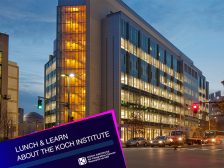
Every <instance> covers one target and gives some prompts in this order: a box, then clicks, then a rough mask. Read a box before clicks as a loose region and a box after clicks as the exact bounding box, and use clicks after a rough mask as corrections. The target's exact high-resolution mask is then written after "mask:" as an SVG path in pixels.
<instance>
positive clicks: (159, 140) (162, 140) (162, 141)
mask: <svg viewBox="0 0 224 168" xmlns="http://www.w3.org/2000/svg"><path fill="white" fill-rule="evenodd" d="M149 145H150V146H151V147H154V146H159V147H161V146H162V147H165V146H166V145H169V146H171V145H173V140H172V139H171V138H170V137H169V136H158V137H156V138H155V139H153V140H152V141H150V142H149Z"/></svg>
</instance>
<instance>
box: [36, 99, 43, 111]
mask: <svg viewBox="0 0 224 168" xmlns="http://www.w3.org/2000/svg"><path fill="white" fill-rule="evenodd" d="M37 108H38V109H42V100H38V105H37Z"/></svg>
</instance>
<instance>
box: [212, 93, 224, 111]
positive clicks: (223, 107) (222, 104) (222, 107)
mask: <svg viewBox="0 0 224 168" xmlns="http://www.w3.org/2000/svg"><path fill="white" fill-rule="evenodd" d="M212 108H216V110H215V112H219V113H220V114H224V96H222V99H221V100H220V101H218V102H217V101H214V103H213V104H212Z"/></svg>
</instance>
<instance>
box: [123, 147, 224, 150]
mask: <svg viewBox="0 0 224 168" xmlns="http://www.w3.org/2000/svg"><path fill="white" fill-rule="evenodd" d="M158 149H165V150H171V149H172V150H174V148H147V147H146V148H123V150H158ZM178 150H190V151H193V150H201V151H224V148H222V149H210V148H196V147H195V148H191V147H190V148H178Z"/></svg>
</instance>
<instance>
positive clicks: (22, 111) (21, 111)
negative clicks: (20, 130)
mask: <svg viewBox="0 0 224 168" xmlns="http://www.w3.org/2000/svg"><path fill="white" fill-rule="evenodd" d="M18 112H19V115H18V122H19V123H23V115H24V109H23V108H19V109H18Z"/></svg>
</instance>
